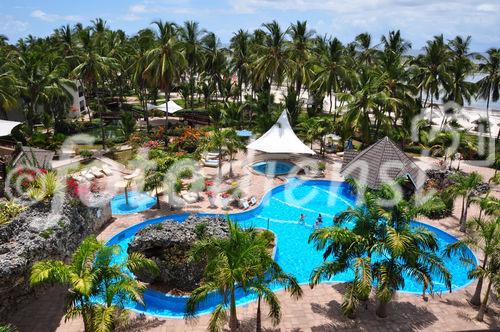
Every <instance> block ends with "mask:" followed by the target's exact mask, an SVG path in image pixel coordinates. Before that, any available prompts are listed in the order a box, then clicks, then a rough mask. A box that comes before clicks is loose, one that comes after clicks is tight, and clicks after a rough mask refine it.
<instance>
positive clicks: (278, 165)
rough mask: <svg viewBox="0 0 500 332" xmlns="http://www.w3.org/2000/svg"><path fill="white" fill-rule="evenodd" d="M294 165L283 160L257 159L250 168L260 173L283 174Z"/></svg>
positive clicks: (288, 171)
mask: <svg viewBox="0 0 500 332" xmlns="http://www.w3.org/2000/svg"><path fill="white" fill-rule="evenodd" d="M294 167H295V165H294V164H292V163H291V162H288V161H283V160H266V161H259V162H257V163H255V164H253V165H252V169H253V170H254V171H256V172H257V173H260V174H266V175H285V174H288V173H290V171H291V170H292V169H293V168H294Z"/></svg>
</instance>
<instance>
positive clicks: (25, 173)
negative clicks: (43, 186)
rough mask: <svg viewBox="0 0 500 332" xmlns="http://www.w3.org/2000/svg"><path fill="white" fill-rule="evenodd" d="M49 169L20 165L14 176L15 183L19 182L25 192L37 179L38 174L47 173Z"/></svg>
mask: <svg viewBox="0 0 500 332" xmlns="http://www.w3.org/2000/svg"><path fill="white" fill-rule="evenodd" d="M47 173H48V171H47V170H46V169H45V168H25V167H18V168H16V170H15V174H14V178H13V179H12V183H13V184H19V185H20V186H21V188H16V189H21V190H22V191H23V192H24V191H26V190H27V189H28V188H29V187H30V186H31V185H32V184H33V183H34V182H35V181H36V177H37V175H38V174H47Z"/></svg>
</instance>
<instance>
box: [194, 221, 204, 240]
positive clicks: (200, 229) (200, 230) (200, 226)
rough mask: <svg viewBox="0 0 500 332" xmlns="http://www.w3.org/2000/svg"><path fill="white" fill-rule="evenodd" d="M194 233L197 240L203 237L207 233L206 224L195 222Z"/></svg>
mask: <svg viewBox="0 0 500 332" xmlns="http://www.w3.org/2000/svg"><path fill="white" fill-rule="evenodd" d="M194 233H195V234H196V238H197V239H199V240H201V239H203V238H205V236H206V233H207V224H205V223H201V224H196V226H195V227H194Z"/></svg>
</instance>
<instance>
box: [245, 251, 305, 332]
mask: <svg viewBox="0 0 500 332" xmlns="http://www.w3.org/2000/svg"><path fill="white" fill-rule="evenodd" d="M260 264H261V271H260V272H259V273H258V274H257V275H256V276H255V277H254V278H253V279H252V280H251V281H250V283H249V286H248V289H249V290H250V291H252V292H254V293H255V294H257V318H256V323H255V325H256V327H255V330H256V331H257V332H261V331H262V317H261V316H262V314H261V311H262V309H261V302H262V301H263V300H264V302H265V303H266V304H267V305H268V306H269V317H270V318H271V319H272V322H273V324H274V325H277V324H279V322H280V320H281V305H280V302H279V299H278V297H277V296H276V294H274V292H273V290H272V289H271V286H283V288H284V289H285V290H286V291H287V292H289V293H290V295H291V296H292V297H294V298H296V299H297V298H299V297H301V296H302V289H301V288H300V285H299V283H298V282H297V279H296V278H295V277H294V276H293V275H291V274H288V273H285V272H284V271H283V270H282V269H281V267H280V266H279V265H278V263H276V262H275V261H274V260H273V259H272V257H271V255H269V253H267V254H263V255H262V257H261V263H260Z"/></svg>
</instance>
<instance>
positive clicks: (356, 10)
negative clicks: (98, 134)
mask: <svg viewBox="0 0 500 332" xmlns="http://www.w3.org/2000/svg"><path fill="white" fill-rule="evenodd" d="M96 17H102V18H104V19H105V20H106V21H107V22H108V24H109V26H111V27H112V28H114V29H118V28H119V29H123V30H125V31H126V32H127V33H128V34H133V33H135V32H136V31H137V30H139V29H141V28H144V27H147V26H149V24H150V23H151V21H152V20H154V19H158V18H161V19H163V20H169V21H174V22H177V23H181V22H183V21H185V20H188V19H189V20H196V21H199V22H200V24H201V25H202V27H204V28H206V29H207V30H210V31H213V32H215V33H216V34H217V35H218V36H219V37H220V39H221V41H222V42H227V41H228V40H229V39H230V38H231V35H232V34H233V32H234V31H236V30H237V29H239V28H243V29H249V30H253V29H255V28H257V27H259V26H260V25H261V24H262V23H263V22H269V21H271V20H273V19H276V20H277V21H278V22H280V23H281V24H282V25H288V24H289V23H290V22H294V21H296V20H307V21H308V24H309V25H310V27H311V28H313V29H314V30H316V32H318V33H320V34H325V33H326V34H332V35H334V36H336V37H338V38H339V39H340V40H342V41H344V42H348V41H351V40H352V39H353V38H354V36H356V35H357V34H358V33H361V32H365V31H368V32H370V33H371V34H372V35H373V36H374V38H375V41H378V40H379V38H380V36H381V35H382V34H384V33H387V32H388V31H389V30H391V29H400V30H401V31H402V33H403V36H404V37H405V38H407V39H409V40H410V41H411V42H412V43H413V48H415V49H417V50H418V49H420V48H421V47H422V46H423V45H424V43H425V41H426V40H428V39H430V38H432V36H433V35H435V34H440V33H443V34H444V35H445V37H447V38H452V37H454V36H455V35H457V34H459V35H464V36H466V35H471V36H472V37H473V49H474V50H475V51H484V50H486V49H488V48H490V47H500V32H499V31H500V0H477V1H475V0H435V1H433V0H344V1H340V0H233V1H201V0H176V1H174V0H121V1H119V0H82V1H75V0H72V1H69V0H66V1H64V0H43V1H42V0H38V1H35V0H31V1H21V0H17V1H14V0H2V1H1V2H0V34H4V35H6V36H7V37H9V39H10V40H11V41H15V40H17V39H18V38H20V37H24V36H26V35H28V34H33V35H35V36H45V35H47V34H49V33H51V32H52V30H53V29H54V28H57V27H59V26H61V25H63V24H66V23H70V24H74V23H76V22H82V23H84V24H88V22H89V21H90V20H91V19H93V18H96Z"/></svg>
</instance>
